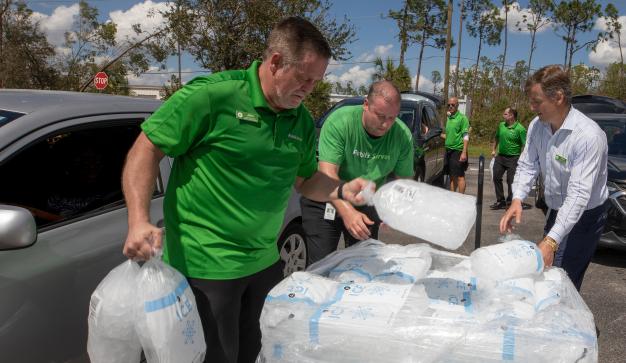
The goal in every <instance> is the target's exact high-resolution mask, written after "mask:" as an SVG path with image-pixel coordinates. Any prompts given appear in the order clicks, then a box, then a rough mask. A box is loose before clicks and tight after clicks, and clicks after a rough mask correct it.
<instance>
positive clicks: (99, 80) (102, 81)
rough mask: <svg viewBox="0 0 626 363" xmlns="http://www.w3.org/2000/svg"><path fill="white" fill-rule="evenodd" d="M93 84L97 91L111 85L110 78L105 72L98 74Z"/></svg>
mask: <svg viewBox="0 0 626 363" xmlns="http://www.w3.org/2000/svg"><path fill="white" fill-rule="evenodd" d="M93 83H94V85H95V86H96V88H97V89H105V88H106V87H107V84H109V76H107V74H106V73H104V72H98V73H96V76H95V77H93Z"/></svg>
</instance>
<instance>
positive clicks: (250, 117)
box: [235, 110, 259, 122]
mask: <svg viewBox="0 0 626 363" xmlns="http://www.w3.org/2000/svg"><path fill="white" fill-rule="evenodd" d="M235 117H237V118H238V119H240V120H244V121H250V122H259V116H257V115H255V114H253V113H248V112H244V111H239V110H237V111H236V112H235Z"/></svg>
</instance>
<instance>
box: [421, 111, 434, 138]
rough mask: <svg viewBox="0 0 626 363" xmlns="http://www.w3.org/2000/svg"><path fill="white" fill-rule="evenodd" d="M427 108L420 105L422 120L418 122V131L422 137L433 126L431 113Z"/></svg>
mask: <svg viewBox="0 0 626 363" xmlns="http://www.w3.org/2000/svg"><path fill="white" fill-rule="evenodd" d="M428 110H429V108H428V107H426V106H424V107H422V122H421V124H420V133H421V136H422V137H424V136H425V135H426V133H428V131H429V130H430V129H431V128H432V127H433V115H432V114H431V113H430V112H428Z"/></svg>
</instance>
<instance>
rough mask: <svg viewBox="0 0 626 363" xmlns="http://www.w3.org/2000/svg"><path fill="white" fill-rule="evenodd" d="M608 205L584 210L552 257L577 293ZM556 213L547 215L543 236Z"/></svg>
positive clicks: (554, 218) (552, 224) (601, 227)
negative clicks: (565, 273) (564, 272)
mask: <svg viewBox="0 0 626 363" xmlns="http://www.w3.org/2000/svg"><path fill="white" fill-rule="evenodd" d="M609 203H610V202H609V201H608V200H607V201H606V202H605V203H604V204H602V205H600V206H598V207H595V208H593V209H589V210H586V211H585V212H584V213H583V215H582V216H581V217H580V219H579V220H578V222H576V224H575V225H574V228H572V230H571V231H570V233H569V234H568V235H567V236H566V237H565V238H564V239H563V241H561V243H560V244H559V250H558V251H556V255H555V256H554V266H557V267H562V268H563V269H564V270H565V271H566V272H567V276H569V278H570V280H572V282H573V283H574V286H576V289H577V290H579V291H580V287H581V285H582V283H583V278H584V277H585V272H586V271H587V267H589V263H590V262H591V258H592V257H593V254H594V252H595V251H596V247H597V246H598V241H599V240H600V236H601V235H602V231H603V230H604V224H605V223H606V219H607V210H608V209H609ZM557 213H558V211H556V210H551V211H550V213H549V214H548V218H547V220H546V226H545V228H544V236H545V235H546V234H548V232H549V231H550V229H551V228H552V226H554V222H555V221H556V215H557Z"/></svg>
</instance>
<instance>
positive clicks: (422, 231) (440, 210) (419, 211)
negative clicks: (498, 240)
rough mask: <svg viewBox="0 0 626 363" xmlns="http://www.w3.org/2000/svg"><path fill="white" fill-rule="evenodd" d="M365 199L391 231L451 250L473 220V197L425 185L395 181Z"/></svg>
mask: <svg viewBox="0 0 626 363" xmlns="http://www.w3.org/2000/svg"><path fill="white" fill-rule="evenodd" d="M364 198H365V199H366V200H367V201H368V203H370V204H373V205H374V206H375V207H376V212H377V213H378V215H379V216H380V219H381V220H382V221H383V222H385V223H386V224H388V225H389V226H391V227H392V228H394V229H396V230H398V231H402V232H404V233H407V234H410V235H412V236H415V237H418V238H421V239H423V240H424V241H427V242H430V243H434V244H436V245H439V246H442V247H444V248H447V249H450V250H456V249H457V248H459V247H460V246H461V245H462V244H463V242H464V241H465V238H467V234H468V233H469V231H470V230H471V229H472V226H473V225H474V221H475V220H476V198H475V197H473V196H470V195H465V194H461V193H454V192H451V191H449V190H445V189H442V188H437V187H433V186H432V185H428V184H426V183H420V182H416V181H414V180H408V179H398V180H394V181H392V182H390V183H387V184H385V185H383V186H382V187H380V189H378V190H377V191H376V193H375V194H374V195H373V196H372V195H371V192H370V191H369V189H367V190H365V191H364Z"/></svg>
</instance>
